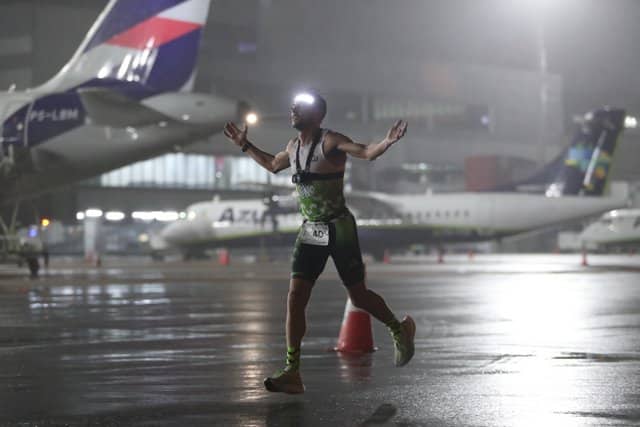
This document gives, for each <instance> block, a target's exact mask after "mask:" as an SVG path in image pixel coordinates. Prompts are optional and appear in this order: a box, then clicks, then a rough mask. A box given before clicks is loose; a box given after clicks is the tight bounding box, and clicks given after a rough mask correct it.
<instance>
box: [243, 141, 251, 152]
mask: <svg viewBox="0 0 640 427" xmlns="http://www.w3.org/2000/svg"><path fill="white" fill-rule="evenodd" d="M249 148H251V143H250V142H246V143H245V144H244V145H243V146H242V152H243V153H246V152H247V150H248V149H249Z"/></svg>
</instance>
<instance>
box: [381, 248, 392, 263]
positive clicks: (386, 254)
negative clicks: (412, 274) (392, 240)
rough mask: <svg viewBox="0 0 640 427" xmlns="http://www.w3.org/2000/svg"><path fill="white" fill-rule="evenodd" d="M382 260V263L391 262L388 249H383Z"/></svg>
mask: <svg viewBox="0 0 640 427" xmlns="http://www.w3.org/2000/svg"><path fill="white" fill-rule="evenodd" d="M382 262H383V263H384V264H391V254H390V253H389V249H385V250H384V255H383V256H382Z"/></svg>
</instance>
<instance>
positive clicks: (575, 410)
mask: <svg viewBox="0 0 640 427" xmlns="http://www.w3.org/2000/svg"><path fill="white" fill-rule="evenodd" d="M589 262H590V266H589V267H582V266H581V265H580V258H579V256H576V255H549V256H539V255H536V256H489V255H479V256H476V257H475V259H474V260H472V261H470V260H468V259H467V257H466V256H465V257H463V256H457V257H449V258H448V259H447V260H446V263H445V264H437V263H436V262H435V260H434V259H432V258H404V259H399V258H394V260H393V263H392V264H389V265H386V264H372V265H370V266H369V267H368V278H369V286H370V287H371V288H373V289H375V290H377V291H378V292H379V293H381V294H382V295H383V296H384V297H385V298H386V299H387V301H388V303H389V304H390V306H391V307H392V308H393V309H394V311H396V312H397V314H398V315H403V314H405V313H409V314H411V315H412V316H413V318H414V319H415V321H416V324H417V328H418V330H417V336H416V355H415V357H414V359H413V360H412V362H411V363H410V364H409V365H408V366H407V367H404V368H395V367H393V364H392V347H391V341H390V338H389V337H388V335H387V332H386V330H385V328H384V327H383V326H382V325H380V324H377V323H375V324H374V339H375V343H376V345H377V347H378V351H377V352H375V353H373V354H368V355H364V356H356V357H346V356H341V355H339V354H336V353H333V352H330V351H327V349H328V348H331V347H332V346H333V345H334V344H335V341H336V338H337V335H338V332H339V329H340V323H341V321H342V315H343V310H344V305H345V301H346V294H345V291H344V289H343V288H342V286H341V285H340V284H339V282H338V280H337V275H336V274H335V272H334V271H333V269H332V268H328V271H327V272H326V273H325V274H324V275H323V277H322V279H321V280H320V281H319V282H318V284H317V285H316V289H315V290H314V294H313V296H312V300H311V304H310V307H309V311H308V333H307V338H306V340H305V343H304V346H303V350H302V373H303V379H304V382H305V385H306V390H307V391H306V393H305V394H303V395H298V396H289V395H280V394H271V393H268V392H266V391H264V390H263V388H262V379H263V378H264V377H265V376H267V375H269V374H271V373H272V372H273V371H275V370H276V369H278V368H280V367H281V366H282V362H283V358H284V316H285V301H286V300H285V297H286V292H287V277H288V266H287V265H286V264H282V265H280V264H276V265H272V264H244V263H242V262H241V261H240V260H234V259H233V258H232V265H231V266H228V267H222V266H217V265H215V264H213V262H204V261H203V262H194V263H188V264H185V263H166V264H158V263H151V262H149V261H146V260H105V262H104V265H103V267H101V268H99V269H97V268H87V267H83V266H81V265H80V264H79V263H75V262H73V261H69V260H55V259H54V260H53V261H52V267H51V269H50V270H49V271H48V272H47V274H45V275H44V276H43V277H41V278H40V279H37V280H29V279H26V278H24V277H23V276H21V274H20V272H19V271H17V270H16V271H14V270H10V269H7V268H4V269H2V270H0V376H1V377H2V382H1V385H2V386H1V388H0V426H58V425H60V426H67V425H68V426H200V425H202V426H214V425H215V426H218V425H220V426H336V427H337V426H609V425H612V426H613V425H615V426H618V425H639V424H640V257H629V256H592V257H591V258H590V260H589Z"/></svg>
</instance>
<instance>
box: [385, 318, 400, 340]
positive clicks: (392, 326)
mask: <svg viewBox="0 0 640 427" xmlns="http://www.w3.org/2000/svg"><path fill="white" fill-rule="evenodd" d="M387 328H389V331H390V332H391V334H392V335H393V336H394V337H396V336H398V335H400V334H401V333H402V325H401V324H400V322H398V319H396V318H395V317H394V318H393V319H391V321H389V322H388V323H387Z"/></svg>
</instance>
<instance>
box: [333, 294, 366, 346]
mask: <svg viewBox="0 0 640 427" xmlns="http://www.w3.org/2000/svg"><path fill="white" fill-rule="evenodd" d="M334 350H335V351H340V352H343V353H371V352H373V351H376V348H375V347H374V346H373V333H372V331H371V316H370V315H369V313H367V312H366V311H364V310H360V309H359V308H357V307H355V306H354V305H353V304H352V303H351V299H349V298H347V305H346V307H345V309H344V318H343V319H342V327H341V328H340V336H339V337H338V345H337V346H336V347H335V348H334Z"/></svg>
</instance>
